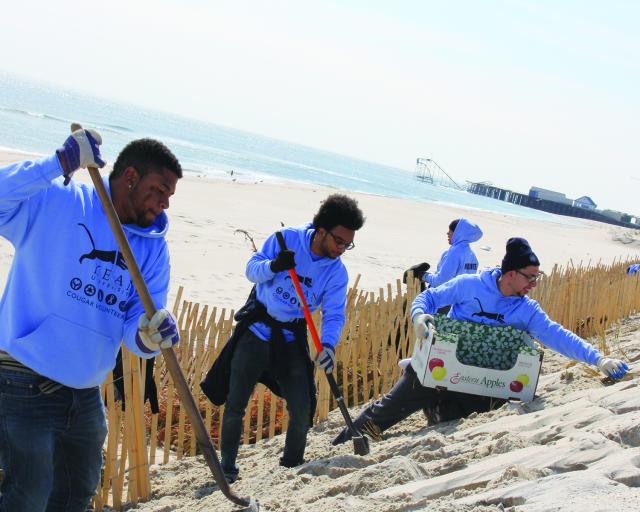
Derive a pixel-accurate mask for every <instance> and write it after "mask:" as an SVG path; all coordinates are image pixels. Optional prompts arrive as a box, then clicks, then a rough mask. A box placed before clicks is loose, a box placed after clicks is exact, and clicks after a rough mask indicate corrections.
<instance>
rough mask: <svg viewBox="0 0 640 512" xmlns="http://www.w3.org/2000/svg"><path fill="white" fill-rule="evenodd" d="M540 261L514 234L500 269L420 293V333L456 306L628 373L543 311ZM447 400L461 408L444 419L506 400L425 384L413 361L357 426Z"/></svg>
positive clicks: (455, 313)
mask: <svg viewBox="0 0 640 512" xmlns="http://www.w3.org/2000/svg"><path fill="white" fill-rule="evenodd" d="M539 267H540V261H539V260H538V258H537V256H536V255H535V254H534V252H533V251H532V250H531V247H530V246H529V243H528V242H527V241H526V240H524V239H523V238H510V239H509V241H508V242H507V251H506V254H505V257H504V259H503V260H502V265H501V267H500V268H495V269H492V270H486V271H484V272H482V273H480V274H474V275H471V274H466V275H461V276H458V277H456V278H454V279H452V280H450V281H448V282H447V283H445V284H444V285H442V286H439V287H436V288H429V289H427V290H425V291H424V292H422V293H421V294H420V295H418V296H417V297H416V298H415V300H414V301H413V305H412V307H411V318H412V320H413V324H414V328H415V332H416V336H417V337H418V338H424V337H426V335H427V333H428V332H429V329H431V328H432V325H433V316H432V315H434V314H435V313H436V311H437V310H438V309H439V308H441V307H442V306H445V305H449V304H450V305H451V310H450V311H449V313H448V316H449V317H450V318H454V319H456V320H464V321H467V322H477V323H481V324H486V325H493V326H507V325H508V326H512V327H514V328H516V329H520V330H523V331H527V332H528V333H529V334H530V335H531V336H532V337H534V338H536V339H538V340H540V341H541V342H542V343H543V344H544V345H545V346H547V347H549V348H551V349H553V350H555V351H556V352H559V353H561V354H562V355H564V356H566V357H568V358H570V359H574V360H576V361H582V362H585V363H587V364H591V365H594V366H596V367H597V368H598V369H599V370H600V371H601V372H602V373H603V374H604V375H607V376H610V377H612V378H614V379H620V378H622V377H623V376H624V375H625V373H626V372H627V370H628V369H629V368H628V366H627V364H626V363H624V362H623V361H621V360H619V359H611V358H608V357H605V356H604V355H603V354H602V353H601V352H600V351H598V349H596V348H595V347H594V346H593V345H590V344H589V343H587V342H586V341H585V340H583V339H582V338H580V337H579V336H577V335H575V334H574V333H572V332H571V331H569V330H567V329H565V328H564V327H562V326H561V325H560V324H558V323H556V322H553V321H552V320H551V319H550V318H549V317H548V316H547V314H546V313H545V312H544V311H542V309H541V308H540V304H538V303H537V302H536V301H535V300H533V299H530V298H529V297H527V294H528V293H529V291H530V290H531V289H532V288H534V287H535V286H536V281H537V279H538V277H539V275H540V273H539ZM441 401H444V402H446V403H447V404H448V405H451V404H454V405H455V406H457V407H449V411H455V412H454V413H453V414H451V415H450V416H447V417H445V418H442V419H443V420H452V419H458V418H460V417H464V416H467V415H469V414H471V413H472V412H486V411H488V410H490V409H491V408H492V407H495V405H496V402H497V403H498V404H502V403H504V401H501V400H498V401H496V399H489V398H488V397H481V396H478V395H470V394H466V393H459V392H455V391H447V390H445V391H440V390H436V389H433V388H428V387H424V386H422V385H421V384H420V381H419V380H418V378H417V376H416V372H415V371H414V370H413V368H412V367H411V365H409V366H407V368H406V370H405V372H404V373H403V374H402V376H401V377H400V380H399V381H398V382H397V383H396V384H395V386H394V387H393V388H392V389H391V391H389V393H387V394H386V395H385V396H383V397H382V398H381V399H380V400H376V401H375V402H374V403H373V404H371V405H369V406H368V407H367V408H366V409H365V410H364V411H363V412H362V413H361V414H360V415H359V416H358V418H356V420H355V421H354V424H355V426H356V427H357V428H362V426H363V425H364V424H366V425H367V427H368V428H367V429H365V431H367V430H368V431H373V432H374V434H378V433H381V432H382V431H384V430H386V429H388V428H389V427H391V426H393V425H395V424H396V423H398V422H399V421H401V420H403V419H405V418H406V417H408V416H409V415H410V414H412V413H414V412H416V411H418V410H420V409H424V408H427V409H428V408H430V407H432V406H434V404H437V403H438V402H441ZM348 439H349V432H348V431H347V430H345V431H343V432H341V433H340V434H339V435H338V437H336V439H334V441H333V442H334V444H339V443H342V442H345V441H347V440H348Z"/></svg>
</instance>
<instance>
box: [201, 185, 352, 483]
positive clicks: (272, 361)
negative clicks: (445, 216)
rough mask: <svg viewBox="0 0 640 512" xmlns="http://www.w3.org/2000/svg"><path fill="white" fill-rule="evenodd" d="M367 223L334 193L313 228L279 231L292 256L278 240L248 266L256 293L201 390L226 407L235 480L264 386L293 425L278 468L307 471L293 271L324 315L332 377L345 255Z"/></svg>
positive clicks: (305, 389)
mask: <svg viewBox="0 0 640 512" xmlns="http://www.w3.org/2000/svg"><path fill="white" fill-rule="evenodd" d="M363 224H364V217H363V215H362V212H361V211H360V209H359V208H358V205H357V203H356V201H354V200H353V199H351V198H349V197H347V196H345V195H342V194H333V195H330V196H329V197H327V198H326V199H325V200H324V201H323V202H322V204H321V206H320V209H319V210H318V213H317V214H316V215H315V217H314V218H313V222H312V223H309V224H306V225H304V226H301V227H298V228H292V227H288V228H284V229H283V230H282V231H281V232H282V235H283V236H284V240H285V244H286V246H287V250H280V247H279V245H278V242H277V239H276V235H275V234H273V235H271V236H270V237H269V238H267V240H266V241H265V243H264V245H263V246H262V248H261V249H260V250H259V251H258V252H256V253H255V254H254V255H253V256H252V257H251V259H249V262H248V263H247V268H246V274H247V278H248V279H249V280H250V281H251V282H253V283H255V287H254V289H253V291H252V293H251V295H250V297H249V300H248V301H247V303H246V304H245V306H244V307H243V308H242V309H241V310H240V311H238V313H237V314H236V320H237V321H238V323H237V325H236V328H235V330H234V333H233V335H232V337H231V339H230V340H229V341H228V342H227V344H226V345H225V347H224V349H223V351H222V353H221V354H220V356H219V357H218V359H217V360H216V362H215V363H214V366H213V367H212V368H211V370H210V371H209V373H208V374H207V377H206V378H205V380H204V381H203V382H202V384H201V386H202V389H203V391H204V392H205V394H206V395H207V396H208V397H209V398H210V399H211V400H212V402H213V403H214V404H216V405H221V404H222V403H226V405H225V410H224V417H223V420H222V434H221V439H220V452H221V455H222V468H223V470H224V472H225V475H226V476H227V479H228V480H229V481H235V480H236V479H237V478H238V472H239V468H238V466H237V465H236V457H237V454H238V445H239V444H240V434H241V431H242V418H243V416H244V413H245V408H246V406H247V403H248V401H249V398H250V397H251V394H252V393H253V389H254V387H255V385H256V383H257V382H259V381H260V382H264V383H265V384H267V385H268V386H269V387H270V388H271V389H272V390H273V391H274V392H276V394H278V395H279V396H282V397H283V398H284V399H285V400H286V401H287V410H288V411H289V424H288V427H287V436H286V440H285V446H284V453H283V455H282V458H281V459H280V464H281V465H282V466H285V467H294V466H297V465H299V464H302V462H303V457H304V451H305V446H306V440H307V432H308V430H309V428H310V427H311V420H312V418H313V414H314V412H315V385H314V381H313V364H312V362H311V360H310V358H309V348H308V344H307V328H306V324H305V321H304V313H303V309H302V305H301V304H300V302H299V300H298V297H297V295H296V291H295V287H294V284H293V282H292V281H291V276H290V275H289V273H288V272H287V271H288V270H289V269H292V268H295V271H296V274H297V275H298V279H299V281H300V285H301V287H302V290H303V292H304V294H305V297H306V300H307V303H308V305H309V309H310V310H311V311H312V312H313V311H315V310H316V309H318V307H321V308H322V347H323V349H322V352H320V353H319V354H318V355H317V356H316V363H317V365H318V367H320V368H321V369H322V370H324V371H326V372H327V373H329V372H331V371H332V370H333V365H334V363H335V347H336V345H337V343H338V341H339V339H340V333H341V331H342V327H343V325H344V322H345V305H346V298H347V284H348V281H349V278H348V275H347V270H346V269H345V266H344V264H343V263H342V260H341V256H342V254H343V253H344V252H345V251H347V250H350V249H353V248H354V247H355V244H354V243H353V239H354V236H355V232H356V231H357V230H358V229H360V228H361V227H362V225H363Z"/></svg>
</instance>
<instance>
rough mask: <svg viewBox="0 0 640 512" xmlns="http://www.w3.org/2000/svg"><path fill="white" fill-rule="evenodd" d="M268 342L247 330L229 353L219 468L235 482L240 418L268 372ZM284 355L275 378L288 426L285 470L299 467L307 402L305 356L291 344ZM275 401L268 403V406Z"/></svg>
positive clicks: (308, 417)
mask: <svg viewBox="0 0 640 512" xmlns="http://www.w3.org/2000/svg"><path fill="white" fill-rule="evenodd" d="M270 344H271V342H266V341H262V340H261V339H259V338H258V337H257V336H256V335H255V334H253V332H251V331H250V330H248V329H247V331H245V332H244V333H243V334H242V336H241V337H240V339H239V340H238V346H237V347H236V349H235V351H234V353H233V359H232V361H231V380H230V384H229V395H228V396H227V401H226V404H225V409H224V416H223V417H222V435H221V438H220V452H221V454H222V469H223V470H224V472H225V474H226V475H227V476H228V477H230V478H231V479H233V480H235V477H237V475H238V471H239V468H238V466H237V465H236V457H237V455H238V445H239V444H240V436H241V433H242V418H243V417H244V414H245V409H246V407H247V403H248V402H249V399H250V398H251V394H252V393H253V389H254V388H255V386H256V383H257V382H258V379H259V378H260V375H261V374H262V372H264V371H265V370H267V369H269V366H270V358H269V351H270V349H271V346H270ZM285 350H286V351H287V352H288V354H287V356H288V357H287V361H288V363H289V364H288V367H287V368H285V370H284V372H283V373H282V374H281V375H279V376H278V377H277V381H278V384H279V385H280V389H281V390H282V394H283V397H284V399H285V400H286V401H287V411H288V412H289V424H288V427H287V435H286V438H285V443H284V453H283V456H282V459H281V460H280V463H281V464H282V465H284V466H287V467H293V466H297V465H299V464H302V462H303V457H304V450H305V447H306V443H307V432H308V431H309V428H310V427H311V411H310V409H311V403H310V400H309V386H308V378H307V361H306V360H305V358H307V359H308V357H307V356H306V354H303V352H302V351H301V350H300V348H299V347H297V346H296V345H295V343H288V344H287V345H286V346H285ZM274 405H275V401H274V402H272V406H274Z"/></svg>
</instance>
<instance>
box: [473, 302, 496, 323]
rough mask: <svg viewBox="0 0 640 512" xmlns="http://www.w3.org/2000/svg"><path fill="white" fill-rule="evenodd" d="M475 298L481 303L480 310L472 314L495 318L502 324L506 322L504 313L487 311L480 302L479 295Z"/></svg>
mask: <svg viewBox="0 0 640 512" xmlns="http://www.w3.org/2000/svg"><path fill="white" fill-rule="evenodd" d="M474 299H476V300H477V301H478V304H479V305H480V311H478V312H477V313H474V314H473V315H471V316H483V317H485V318H490V319H491V320H495V321H496V322H500V323H501V324H503V323H504V315H503V314H502V313H487V312H486V311H485V310H484V309H482V303H481V302H480V299H479V298H478V297H474Z"/></svg>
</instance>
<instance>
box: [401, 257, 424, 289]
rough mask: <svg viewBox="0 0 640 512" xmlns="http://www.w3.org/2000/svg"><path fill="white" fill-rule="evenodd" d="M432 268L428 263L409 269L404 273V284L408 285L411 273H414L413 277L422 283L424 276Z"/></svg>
mask: <svg viewBox="0 0 640 512" xmlns="http://www.w3.org/2000/svg"><path fill="white" fill-rule="evenodd" d="M430 268H431V265H429V264H428V263H427V262H426V261H425V262H422V263H418V264H417V265H414V266H413V267H409V268H408V269H407V270H405V271H404V274H402V282H403V283H404V284H407V278H408V277H409V272H411V271H413V275H414V276H415V277H416V278H417V279H420V281H422V276H424V274H425V273H426V271H427V270H429V269H430Z"/></svg>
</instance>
